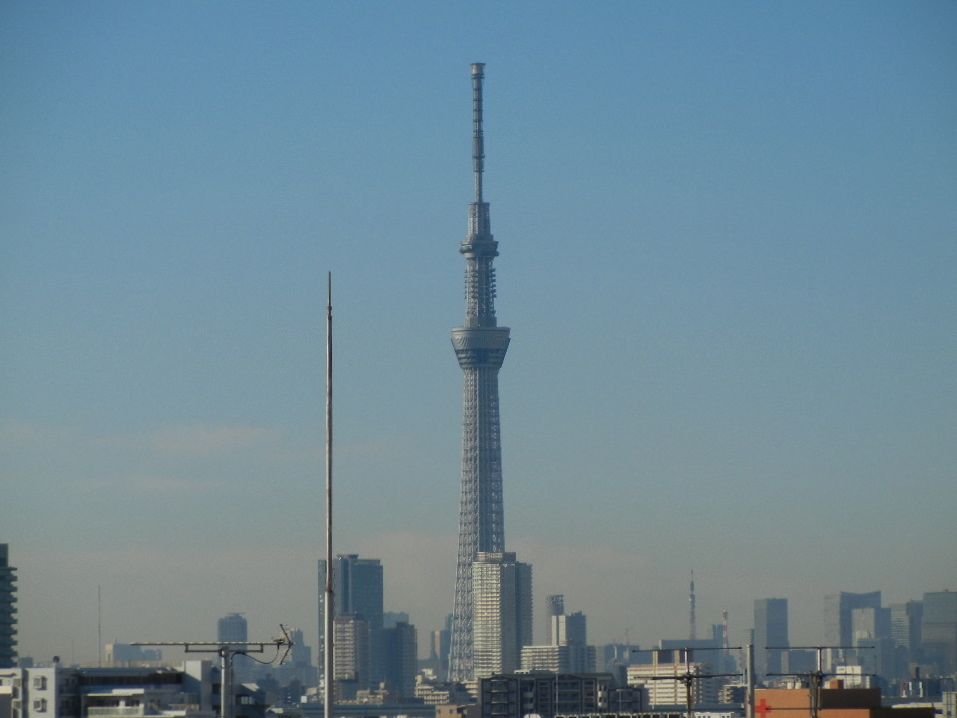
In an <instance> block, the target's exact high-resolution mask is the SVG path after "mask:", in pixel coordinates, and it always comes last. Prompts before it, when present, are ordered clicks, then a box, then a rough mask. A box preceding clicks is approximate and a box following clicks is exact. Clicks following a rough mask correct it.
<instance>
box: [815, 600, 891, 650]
mask: <svg viewBox="0 0 957 718" xmlns="http://www.w3.org/2000/svg"><path fill="white" fill-rule="evenodd" d="M880 607H881V592H880V591H872V592H870V593H849V592H847V591H841V592H840V593H832V594H829V595H827V596H825V597H824V645H826V646H853V645H854V631H853V626H852V622H851V612H852V611H853V610H854V609H855V608H880ZM846 653H847V652H846V651H838V652H837V654H836V655H837V656H840V657H843V656H844V655H846Z"/></svg>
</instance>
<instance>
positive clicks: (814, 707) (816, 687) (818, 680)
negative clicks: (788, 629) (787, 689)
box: [754, 646, 874, 718]
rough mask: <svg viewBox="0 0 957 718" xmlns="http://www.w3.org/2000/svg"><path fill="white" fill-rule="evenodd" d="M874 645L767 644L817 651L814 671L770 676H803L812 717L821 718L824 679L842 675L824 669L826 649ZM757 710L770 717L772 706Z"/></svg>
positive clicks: (776, 648) (781, 648) (778, 648)
mask: <svg viewBox="0 0 957 718" xmlns="http://www.w3.org/2000/svg"><path fill="white" fill-rule="evenodd" d="M873 648H874V646H765V650H766V651H791V650H795V651H815V652H816V661H815V665H816V668H815V670H813V671H806V672H804V673H768V674H766V675H768V676H792V677H794V678H803V679H805V680H806V682H807V684H808V691H809V693H810V699H811V700H810V703H811V718H819V715H820V711H821V689H822V688H823V687H824V679H825V678H827V677H828V676H831V677H832V678H833V677H836V676H840V675H841V674H840V673H826V672H825V671H824V651H826V650H836V651H844V650H848V649H850V650H861V649H873ZM862 675H867V676H871V675H873V674H871V673H867V674H862ZM754 710H755V712H756V713H757V714H758V716H759V717H760V718H768V716H767V714H768V713H769V712H770V711H771V707H770V706H768V705H766V704H764V705H760V706H755V709H754Z"/></svg>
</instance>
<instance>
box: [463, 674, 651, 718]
mask: <svg viewBox="0 0 957 718" xmlns="http://www.w3.org/2000/svg"><path fill="white" fill-rule="evenodd" d="M640 695H641V692H640V691H639V690H628V689H626V690H620V689H618V688H617V685H616V683H615V679H614V677H613V676H612V675H611V674H610V673H571V674H564V673H563V674H558V675H556V674H555V673H519V674H511V675H496V676H491V677H490V678H483V679H482V680H481V682H480V686H479V704H480V706H481V709H482V718H522V717H523V716H526V715H529V714H535V715H538V716H541V718H555V716H556V715H583V714H596V713H609V712H612V711H614V712H618V713H621V712H632V711H635V710H638V709H640V707H641V705H640Z"/></svg>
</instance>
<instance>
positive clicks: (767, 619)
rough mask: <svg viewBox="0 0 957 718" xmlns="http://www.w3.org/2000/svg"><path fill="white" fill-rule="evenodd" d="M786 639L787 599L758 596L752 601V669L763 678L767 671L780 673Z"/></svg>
mask: <svg viewBox="0 0 957 718" xmlns="http://www.w3.org/2000/svg"><path fill="white" fill-rule="evenodd" d="M789 645H791V644H790V642H789V640H788V600H787V599H786V598H759V599H757V600H755V602H754V671H755V673H756V674H757V675H758V676H759V677H761V678H763V677H765V676H766V675H768V674H769V673H782V672H783V671H784V668H785V661H784V656H785V654H786V653H787V651H786V650H783V649H781V648H772V649H770V650H769V649H768V648H767V647H768V646H778V647H786V646H789Z"/></svg>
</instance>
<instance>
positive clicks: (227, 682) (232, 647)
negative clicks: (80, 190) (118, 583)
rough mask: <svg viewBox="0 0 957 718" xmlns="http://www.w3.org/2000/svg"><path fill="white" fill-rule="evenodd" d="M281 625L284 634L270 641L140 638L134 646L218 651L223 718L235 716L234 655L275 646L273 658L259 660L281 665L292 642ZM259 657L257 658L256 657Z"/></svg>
mask: <svg viewBox="0 0 957 718" xmlns="http://www.w3.org/2000/svg"><path fill="white" fill-rule="evenodd" d="M279 628H280V630H281V631H282V637H280V638H274V639H272V640H271V641H154V642H149V641H138V642H136V643H131V644H130V645H132V646H154V647H156V646H177V647H180V646H181V647H182V648H183V651H185V652H186V653H216V654H218V655H219V670H220V676H219V715H220V718H233V715H234V711H233V708H235V695H234V691H233V658H234V657H236V656H246V655H249V654H250V653H265V652H266V646H273V647H275V649H276V655H275V656H273V658H272V660H270V661H260V663H273V662H275V661H276V659H277V658H278V659H279V665H282V664H283V662H284V661H285V660H286V656H288V655H289V651H290V650H291V649H292V646H293V642H292V639H291V638H290V637H289V633H288V632H287V631H286V627H285V626H283V625H282V624H281V623H280V624H279ZM282 647H285V649H286V650H285V651H284V652H283V653H282V656H281V657H280V655H279V650H280V648H282ZM253 660H256V659H253Z"/></svg>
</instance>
